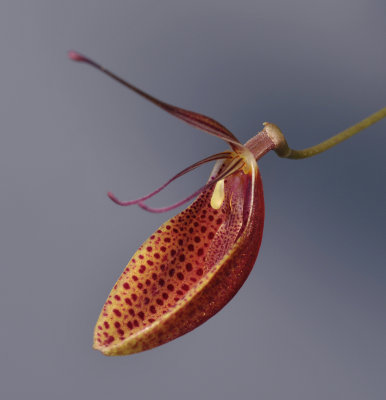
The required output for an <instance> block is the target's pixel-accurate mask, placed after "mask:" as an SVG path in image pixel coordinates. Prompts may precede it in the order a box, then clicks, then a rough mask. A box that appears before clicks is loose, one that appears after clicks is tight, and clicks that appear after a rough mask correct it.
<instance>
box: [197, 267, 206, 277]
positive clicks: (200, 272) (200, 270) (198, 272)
mask: <svg viewBox="0 0 386 400" xmlns="http://www.w3.org/2000/svg"><path fill="white" fill-rule="evenodd" d="M203 273H204V271H203V270H202V268H199V269H198V270H197V275H199V276H201V275H202V274H203Z"/></svg>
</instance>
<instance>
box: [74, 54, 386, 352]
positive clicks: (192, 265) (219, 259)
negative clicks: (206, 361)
mask: <svg viewBox="0 0 386 400" xmlns="http://www.w3.org/2000/svg"><path fill="white" fill-rule="evenodd" d="M68 55H69V57H70V58H71V59H72V60H74V61H80V62H84V63H87V64H89V65H91V66H93V67H95V68H97V69H99V70H100V71H102V72H104V73H105V74H107V75H109V76H110V77H111V78H113V79H115V80H116V81H118V82H120V83H122V84H123V85H125V86H126V87H128V88H129V89H131V90H133V91H134V92H136V93H137V94H139V95H140V96H142V97H144V98H145V99H147V100H149V101H150V102H152V103H154V104H155V105H157V106H158V107H160V108H162V109H163V110H165V111H167V112H168V113H170V114H172V115H173V116H175V117H177V118H179V119H181V120H183V121H185V122H187V123H188V124H190V125H193V126H194V127H196V128H198V129H200V130H202V131H204V132H207V133H209V134H212V135H214V136H217V137H218V138H220V139H222V140H224V141H225V142H226V143H227V144H228V145H229V146H230V150H229V151H225V152H221V153H217V154H214V155H212V156H209V157H207V158H205V159H203V160H201V161H198V162H196V163H195V164H193V165H191V166H189V167H187V168H186V169H184V170H183V171H181V172H179V173H178V174H176V175H175V176H174V177H172V178H171V179H170V180H168V181H167V182H166V183H165V184H163V185H162V186H161V187H159V188H158V189H156V190H155V191H153V192H152V193H150V194H148V195H146V196H143V197H141V198H139V199H136V200H131V201H121V200H118V199H117V198H116V197H115V196H114V195H113V194H112V193H108V195H109V197H110V198H111V199H112V200H113V201H114V202H115V203H117V204H119V205H121V206H128V205H134V204H136V205H138V206H139V207H141V208H143V209H144V210H147V211H150V212H164V211H169V210H172V209H174V208H176V207H179V206H181V205H182V204H184V203H186V202H188V201H190V200H192V199H194V198H195V197H197V198H196V200H195V201H194V202H193V203H192V204H191V205H190V206H189V207H188V208H187V209H185V210H183V211H182V212H180V213H179V214H177V215H176V216H175V217H173V218H171V219H169V220H168V221H166V222H165V223H164V224H162V225H161V226H160V227H159V229H157V230H156V231H155V232H154V233H153V234H152V235H151V236H150V237H149V238H148V239H147V240H146V241H145V242H144V243H143V244H142V245H141V246H140V248H139V249H138V250H137V251H136V253H135V254H134V255H133V257H132V258H131V260H130V261H129V263H128V264H127V266H126V267H125V268H124V270H123V272H122V275H121V276H120V277H119V279H118V281H117V283H116V284H115V285H114V287H113V289H112V290H111V293H110V295H109V296H108V298H107V300H106V303H105V304H104V306H103V308H102V311H101V314H100V316H99V319H98V321H97V324H96V327H95V331H94V348H95V349H97V350H100V351H101V352H102V353H103V354H105V355H109V356H112V355H127V354H132V353H137V352H140V351H144V350H148V349H151V348H153V347H156V346H159V345H162V344H164V343H167V342H169V341H170V340H173V339H175V338H177V337H179V336H181V335H183V334H185V333H187V332H189V331H191V330H192V329H194V328H196V327H197V326H199V325H201V324H202V323H204V322H205V321H206V320H208V319H209V318H210V317H212V316H213V315H214V314H216V313H217V312H218V311H219V310H221V308H223V307H224V306H225V305H226V304H227V303H228V302H229V301H230V300H231V299H232V297H233V296H234V295H235V294H236V293H237V291H238V290H239V289H240V287H241V286H242V285H243V283H244V282H245V280H246V279H247V277H248V275H249V273H250V272H251V269H252V267H253V265H254V264H255V261H256V258H257V254H258V251H259V247H260V243H261V239H262V235H263V226H264V197H263V185H262V181H261V176H260V171H259V168H258V166H257V161H258V160H259V159H260V158H261V157H262V156H263V155H264V154H266V153H267V152H268V151H270V150H275V151H276V153H277V154H278V155H279V156H281V157H286V158H293V159H300V158H306V157H310V156H313V155H315V154H318V153H320V152H322V151H325V150H327V149H328V148H330V147H332V146H334V145H336V144H337V143H340V142H341V141H343V140H345V139H347V138H348V137H350V136H352V135H353V134H355V133H357V132H359V131H360V130H362V129H364V128H366V127H367V126H369V125H371V124H373V123H375V122H376V121H378V120H380V119H381V118H383V117H385V116H386V108H383V109H381V110H380V111H378V112H377V113H375V114H373V115H371V116H370V117H368V118H366V119H365V120H363V121H361V122H360V123H358V124H356V125H354V126H353V127H351V128H349V129H347V130H345V131H343V132H341V133H339V134H338V135H336V136H334V137H332V138H331V139H329V140H327V141H326V142H323V143H321V144H319V145H317V146H313V147H311V148H308V149H305V150H300V151H297V150H292V149H290V148H289V147H288V145H287V143H286V140H285V138H284V136H283V134H282V133H281V131H280V129H279V128H278V127H277V126H275V125H274V124H271V123H265V124H264V129H263V130H262V131H261V132H259V133H258V135H256V136H255V137H253V138H252V139H250V140H249V141H248V142H247V143H245V144H242V143H240V141H239V140H238V139H237V138H236V137H235V136H234V135H233V134H232V133H231V132H230V131H229V130H228V129H226V128H225V127H224V126H223V125H221V124H220V123H218V122H217V121H215V120H213V119H211V118H209V117H206V116H204V115H201V114H198V113H195V112H192V111H187V110H184V109H182V108H179V107H175V106H172V105H170V104H167V103H164V102H162V101H160V100H158V99H156V98H154V97H153V96H151V95H149V94H147V93H145V92H143V91H142V90H140V89H138V88H136V87H135V86H133V85H131V84H130V83H128V82H126V81H124V80H122V79H121V78H119V77H118V76H116V75H115V74H113V73H112V72H110V71H108V70H106V69H105V68H103V67H102V66H101V65H99V64H97V63H95V62H94V61H92V60H90V59H89V58H86V57H85V56H83V55H81V54H79V53H77V52H74V51H70V52H69V53H68ZM212 161H216V163H215V166H214V169H213V171H212V173H211V175H210V177H209V179H208V182H207V183H206V185H204V186H203V187H201V188H199V189H198V190H197V191H196V192H194V193H193V194H192V195H190V196H188V197H187V198H185V199H184V200H182V201H179V202H177V203H176V204H173V205H171V206H168V207H164V208H152V207H150V206H148V205H147V204H146V200H148V199H150V198H151V197H153V196H155V195H156V194H157V193H159V192H160V191H161V190H163V189H164V188H165V187H166V186H168V185H169V184H170V183H171V182H173V181H174V180H175V179H177V178H179V177H181V176H183V175H184V174H186V173H188V172H190V171H192V170H193V169H195V168H197V167H199V166H201V165H203V164H205V163H208V162H212Z"/></svg>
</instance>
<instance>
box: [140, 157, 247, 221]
mask: <svg viewBox="0 0 386 400" xmlns="http://www.w3.org/2000/svg"><path fill="white" fill-rule="evenodd" d="M243 163H244V161H243V160H242V159H241V158H238V159H235V162H232V163H231V164H230V165H229V166H228V167H227V168H226V169H225V170H224V171H223V172H222V173H221V174H219V175H218V176H217V177H216V178H213V177H212V180H211V181H210V182H208V183H207V184H206V185H204V186H202V187H201V188H200V189H198V190H197V191H195V192H194V193H193V194H191V195H190V196H188V197H186V198H185V199H183V200H180V201H178V202H177V203H175V204H172V205H170V206H166V207H161V208H153V207H150V206H148V205H147V204H145V203H143V202H141V201H140V202H139V203H138V206H139V207H141V208H142V209H144V210H145V211H148V212H152V213H163V212H167V211H170V210H173V209H175V208H177V207H179V206H182V205H183V204H185V203H187V202H188V201H190V200H192V199H194V198H195V197H196V196H198V195H199V194H200V193H202V192H203V191H205V190H206V189H208V188H210V187H211V186H213V185H215V184H216V183H217V182H218V181H220V180H222V179H225V178H226V177H228V176H230V175H232V174H233V173H234V172H236V171H238V170H239V169H240V168H241V166H242V165H243Z"/></svg>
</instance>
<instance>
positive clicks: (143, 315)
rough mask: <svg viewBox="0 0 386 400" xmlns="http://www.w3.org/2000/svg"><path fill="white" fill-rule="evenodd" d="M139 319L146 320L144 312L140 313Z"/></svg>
mask: <svg viewBox="0 0 386 400" xmlns="http://www.w3.org/2000/svg"><path fill="white" fill-rule="evenodd" d="M138 317H139V318H141V319H142V321H143V320H144V318H145V314H144V313H143V312H142V311H140V312H139V313H138Z"/></svg>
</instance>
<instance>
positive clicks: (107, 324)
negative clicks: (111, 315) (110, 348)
mask: <svg viewBox="0 0 386 400" xmlns="http://www.w3.org/2000/svg"><path fill="white" fill-rule="evenodd" d="M103 325H104V326H105V328H106V329H109V328H110V325H109V323H108V322H107V321H105V322H103Z"/></svg>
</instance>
